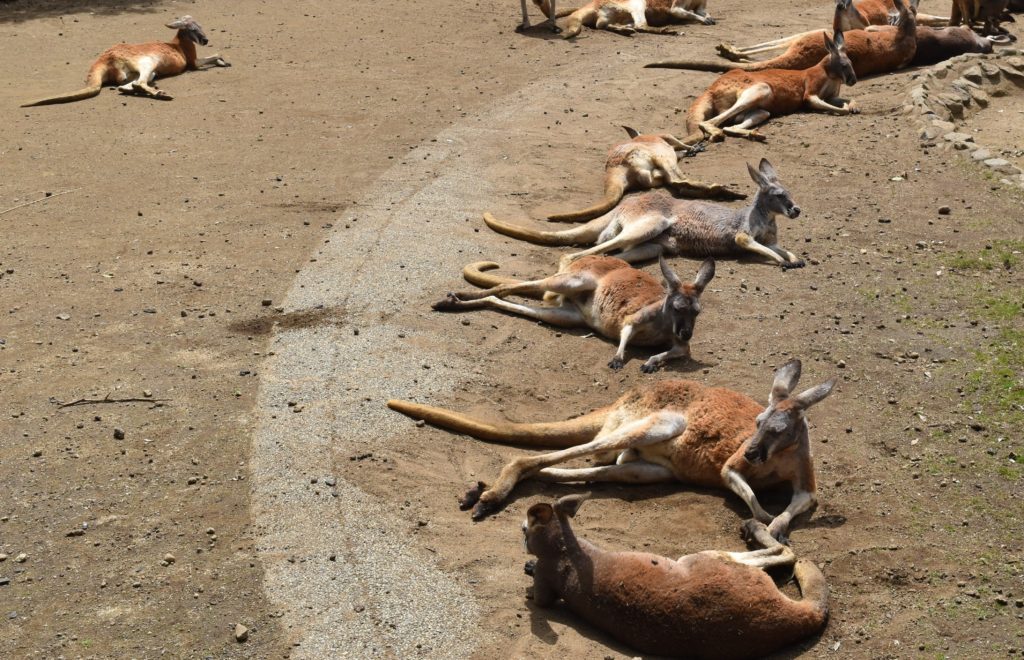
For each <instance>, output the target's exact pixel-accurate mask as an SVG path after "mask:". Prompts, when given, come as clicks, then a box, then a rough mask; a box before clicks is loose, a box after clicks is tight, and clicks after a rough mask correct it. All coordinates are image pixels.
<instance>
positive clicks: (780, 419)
mask: <svg viewBox="0 0 1024 660" xmlns="http://www.w3.org/2000/svg"><path fill="white" fill-rule="evenodd" d="M799 380H800V361H799V360H790V361H789V362H787V363H786V364H785V365H783V366H782V367H780V368H779V370H778V371H776V372H775V380H774V382H773V383H772V388H771V394H770V395H769V398H768V407H767V408H765V407H763V406H761V405H760V404H758V403H757V402H756V401H754V400H753V399H751V398H749V397H747V396H745V395H743V394H740V393H739V392H735V391H733V390H729V389H725V388H720V387H706V386H705V385H702V384H701V383H698V382H696V381H692V380H662V381H659V382H656V383H651V384H649V385H644V386H641V387H638V388H635V389H632V390H630V391H628V392H626V393H625V394H624V395H623V396H622V397H620V398H619V400H618V401H616V402H615V403H614V404H612V405H610V406H607V407H604V408H600V409H598V410H596V411H594V412H592V413H589V414H586V415H582V416H580V417H577V418H575V419H571V420H568V421H565V422H548V423H538V424H516V423H509V422H504V423H502V422H499V423H496V424H490V423H486V422H481V421H477V420H475V419H472V418H470V417H467V416H465V415H461V414H459V413H456V412H452V411H449V410H444V409H443V408H434V407H431V406H424V405H421V404H418V403H412V402H410V401H397V400H391V401H388V407H389V408H391V409H392V410H396V411H398V412H401V413H403V414H405V415H408V416H409V417H413V418H415V419H422V420H424V421H426V422H429V423H430V424H433V425H435V426H439V427H441V428H446V429H449V430H452V431H456V432H459V433H466V434H468V435H471V436H473V437H475V438H480V439H482V440H491V441H494V442H501V443H507V444H515V445H519V446H524V447H532V448H538V447H562V448H563V449H561V450H560V451H554V452H550V453H547V454H540V455H531V456H523V457H521V458H517V459H515V460H513V461H511V462H510V463H508V464H507V465H506V466H505V468H504V469H503V470H502V471H501V474H500V475H499V476H498V480H497V482H496V483H495V484H494V486H492V487H487V485H486V484H484V483H483V482H478V483H477V484H476V485H475V486H473V487H472V488H471V489H470V490H469V491H468V492H467V493H466V495H465V497H463V498H462V500H461V501H460V506H461V508H462V509H463V510H465V509H469V508H471V507H472V509H473V513H472V516H473V519H474V520H480V519H482V518H484V517H486V516H487V515H489V514H491V513H493V512H495V511H497V510H498V509H499V508H500V507H501V504H502V502H504V501H505V499H506V498H507V497H508V496H509V493H511V492H512V489H513V488H514V487H515V485H516V484H517V483H519V482H520V481H522V480H523V479H526V478H529V477H534V478H537V479H541V480H543V481H552V482H559V483H562V482H581V481H612V482H620V483H635V484H653V483H664V482H670V481H681V482H684V483H690V484H695V485H699V486H707V487H712V488H728V489H729V490H731V491H732V492H734V493H736V494H737V495H739V496H740V498H742V499H743V501H744V502H745V503H746V504H747V506H748V507H749V508H750V511H751V513H753V515H754V517H755V518H757V519H758V520H760V521H761V522H763V523H767V524H768V531H769V532H770V533H771V535H772V536H774V537H775V538H779V539H781V538H784V537H785V534H786V532H787V530H788V529H789V525H790V522H791V521H792V520H793V518H794V517H795V516H797V515H799V514H800V513H802V512H804V511H807V510H808V509H810V508H811V507H812V506H814V504H815V502H816V500H815V496H814V490H815V482H814V464H813V461H812V458H811V444H810V439H809V437H808V427H807V421H806V419H805V418H804V413H805V412H806V411H807V409H808V408H810V407H811V406H813V405H814V404H816V403H818V402H819V401H821V400H822V399H824V398H825V397H826V396H828V395H829V393H830V392H831V391H832V388H833V386H834V385H835V379H833V380H829V381H827V382H825V383H823V384H821V385H818V386H816V387H812V388H811V389H809V390H806V391H804V392H801V393H800V394H797V395H795V396H791V391H792V389H793V388H794V387H796V384H797V382H798V381H799ZM586 456H593V457H594V461H595V463H596V467H587V468H554V467H552V466H554V465H558V464H559V463H564V462H566V461H569V460H572V459H574V458H583V457H586ZM779 484H789V485H790V486H792V489H793V497H792V500H790V503H789V506H787V507H786V510H785V511H783V512H782V513H780V514H779V515H778V516H775V517H774V518H773V517H772V516H771V514H769V513H768V512H766V511H765V510H764V509H763V508H761V505H760V503H758V501H757V496H756V495H754V490H753V489H754V488H765V487H769V486H775V485H779Z"/></svg>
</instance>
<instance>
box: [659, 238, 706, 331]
mask: <svg viewBox="0 0 1024 660" xmlns="http://www.w3.org/2000/svg"><path fill="white" fill-rule="evenodd" d="M658 263H659V264H661V274H662V276H663V277H664V278H665V291H666V295H665V303H664V306H663V307H662V312H663V313H664V315H665V318H666V319H671V321H672V335H673V336H674V337H675V338H676V340H678V341H679V342H680V343H686V342H688V341H690V338H691V337H693V327H694V326H695V325H696V323H697V315H698V314H700V294H702V293H704V287H706V286H707V285H708V282H710V281H711V278H712V277H714V276H715V260H714V259H705V260H704V263H703V264H701V266H700V270H698V271H697V278H696V279H695V280H694V281H693V282H692V283H684V282H683V281H682V280H680V279H679V276H678V275H676V274H675V273H674V272H673V271H672V269H671V268H669V266H668V263H667V262H666V261H665V260H664V259H662V258H659V259H658Z"/></svg>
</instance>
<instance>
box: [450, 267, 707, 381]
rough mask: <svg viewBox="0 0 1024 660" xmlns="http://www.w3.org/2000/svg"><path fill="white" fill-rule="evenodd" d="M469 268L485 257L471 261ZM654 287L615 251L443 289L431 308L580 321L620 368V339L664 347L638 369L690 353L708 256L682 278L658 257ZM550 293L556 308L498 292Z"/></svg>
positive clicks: (614, 366)
mask: <svg viewBox="0 0 1024 660" xmlns="http://www.w3.org/2000/svg"><path fill="white" fill-rule="evenodd" d="M475 265H476V266H477V267H480V266H489V265H490V264H486V263H485V264H475ZM661 274H662V276H663V277H664V278H665V285H664V287H662V285H661V283H660V282H658V279H657V278H656V277H654V276H653V275H651V274H650V273H647V272H645V271H642V270H639V269H637V268H633V267H632V266H630V265H629V264H628V263H626V262H625V261H623V260H621V259H616V258H615V257H603V256H602V257H587V258H585V259H580V260H579V261H576V262H574V263H572V264H571V265H569V267H568V268H566V269H565V270H563V271H560V272H559V273H558V274H557V275H552V276H551V277H545V278H544V279H540V280H530V281H528V282H517V283H515V284H499V285H498V286H495V287H492V288H490V289H485V290H483V291H470V292H464V293H457V294H456V293H449V294H448V297H447V298H445V299H444V300H442V301H440V302H437V303H434V309H436V310H438V311H445V312H448V311H461V310H470V309H484V308H490V309H499V310H503V311H506V312H512V313H513V314H519V315H521V316H525V317H527V318H531V319H537V320H538V321H544V322H545V323H550V324H551V325H557V326H563V327H567V328H574V327H580V326H585V327H589V328H592V329H593V330H596V331H597V332H599V333H601V334H602V335H604V336H605V337H608V338H610V339H617V340H618V341H619V348H618V350H617V351H616V352H615V357H614V358H612V361H611V362H609V363H608V366H609V367H610V368H612V369H615V370H618V369H621V368H622V367H623V365H624V364H625V360H626V346H628V345H629V344H631V343H632V344H637V345H639V346H666V345H667V346H670V348H669V350H667V351H665V352H664V353H658V354H657V355H654V356H652V357H651V358H650V359H648V360H647V361H646V362H644V364H643V366H641V367H640V370H641V371H643V372H644V373H652V372H654V371H657V370H658V367H660V366H662V365H663V364H665V362H667V361H668V360H671V359H673V358H687V357H689V356H690V338H691V337H692V336H693V328H694V325H695V324H696V321H697V315H698V314H699V313H700V295H701V293H703V292H704V287H706V286H707V284H708V282H710V281H711V278H712V277H714V276H715V261H714V259H707V260H705V261H704V263H703V264H702V265H701V267H700V270H699V271H698V273H697V278H696V279H695V280H694V281H693V282H692V283H685V284H684V283H683V281H682V280H680V279H679V277H678V276H677V275H676V274H675V273H673V272H672V269H671V268H669V267H668V264H666V263H665V261H664V260H661ZM540 293H552V294H556V298H557V299H558V305H557V306H556V307H535V306H531V305H520V304H517V303H512V302H508V301H507V300H504V298H505V296H516V295H526V296H534V295H537V294H540Z"/></svg>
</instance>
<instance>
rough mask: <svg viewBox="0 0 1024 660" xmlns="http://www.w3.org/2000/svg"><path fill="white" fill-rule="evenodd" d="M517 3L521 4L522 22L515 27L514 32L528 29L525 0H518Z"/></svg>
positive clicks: (528, 18) (528, 19)
mask: <svg viewBox="0 0 1024 660" xmlns="http://www.w3.org/2000/svg"><path fill="white" fill-rule="evenodd" d="M519 4H520V5H522V8H523V22H522V23H520V24H519V27H517V28H516V32H522V31H523V30H528V29H529V28H530V14H528V13H527V11H526V0H519Z"/></svg>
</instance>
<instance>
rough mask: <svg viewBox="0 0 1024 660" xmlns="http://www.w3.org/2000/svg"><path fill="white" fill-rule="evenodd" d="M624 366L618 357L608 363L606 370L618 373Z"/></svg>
mask: <svg viewBox="0 0 1024 660" xmlns="http://www.w3.org/2000/svg"><path fill="white" fill-rule="evenodd" d="M624 366H626V363H625V362H624V361H623V360H622V358H620V357H619V356H617V355H616V356H615V357H613V358H612V361H611V362H609V363H608V368H609V369H611V370H612V371H618V370H619V369H621V368H622V367H624Z"/></svg>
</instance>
